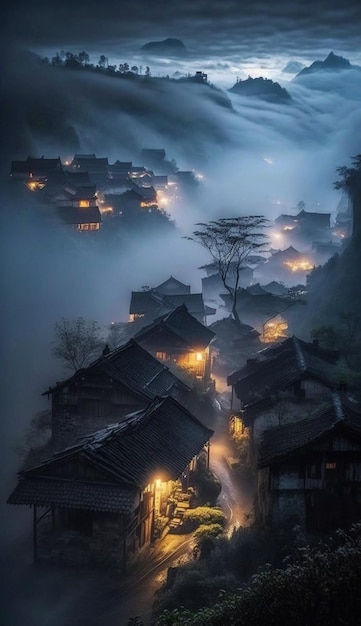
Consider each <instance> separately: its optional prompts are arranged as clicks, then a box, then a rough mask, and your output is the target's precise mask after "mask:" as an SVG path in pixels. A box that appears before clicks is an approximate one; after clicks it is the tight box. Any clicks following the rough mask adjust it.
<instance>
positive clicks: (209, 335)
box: [134, 304, 215, 348]
mask: <svg viewBox="0 0 361 626" xmlns="http://www.w3.org/2000/svg"><path fill="white" fill-rule="evenodd" d="M159 330H161V331H164V330H166V331H168V332H169V333H171V334H172V335H174V336H175V337H176V338H177V339H178V340H179V339H181V340H182V341H183V343H184V344H185V346H186V347H188V348H194V347H197V348H206V347H207V346H208V344H209V343H210V341H211V340H212V339H213V337H214V336H215V333H214V332H213V331H212V330H210V329H209V328H207V327H206V326H204V325H203V324H202V323H201V322H198V320H196V318H195V317H193V315H191V314H190V313H189V312H188V310H187V307H186V306H185V305H184V304H182V305H181V306H179V307H178V308H176V309H175V310H174V311H171V312H170V313H166V314H165V315H162V316H161V317H159V318H157V319H156V320H154V322H153V323H152V324H149V326H146V327H145V328H142V329H141V330H140V331H139V332H138V333H137V334H136V335H135V337H134V338H135V339H137V340H139V341H140V342H142V341H143V340H144V339H147V338H148V337H150V336H152V335H155V334H156V333H157V332H158V331H159Z"/></svg>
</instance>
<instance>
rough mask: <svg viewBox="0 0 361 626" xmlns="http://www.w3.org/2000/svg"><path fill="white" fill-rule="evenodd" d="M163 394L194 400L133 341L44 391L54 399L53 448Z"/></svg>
mask: <svg viewBox="0 0 361 626" xmlns="http://www.w3.org/2000/svg"><path fill="white" fill-rule="evenodd" d="M163 394H168V395H171V396H172V397H174V398H176V399H178V400H180V401H181V402H182V403H183V404H185V405H187V403H189V402H190V389H189V388H188V387H187V385H185V384H184V383H183V382H182V381H180V380H179V378H177V377H176V376H175V375H174V374H172V373H171V372H170V371H169V369H168V368H167V367H166V366H165V365H164V364H163V363H160V362H159V361H158V360H157V359H156V358H154V357H153V356H152V355H151V354H149V352H147V351H146V350H145V349H143V348H142V347H141V346H140V345H138V343H136V342H135V341H134V340H133V339H131V340H130V341H128V343H126V344H125V345H123V346H120V347H119V348H117V349H116V350H113V351H112V352H109V353H108V354H105V355H103V356H102V357H100V358H99V359H97V360H96V361H94V362H93V363H91V364H90V365H89V366H88V367H86V368H83V369H80V370H78V371H77V372H76V373H75V374H73V376H71V377H70V378H67V379H66V380H64V381H62V382H59V383H57V384H56V385H55V387H50V388H49V389H48V390H47V391H46V392H44V394H43V395H47V396H48V397H49V396H51V398H52V446H53V447H55V448H58V447H59V446H62V445H65V444H66V443H69V442H70V441H71V440H72V439H74V437H79V436H80V435H84V434H87V433H89V432H92V431H94V430H96V429H98V428H102V427H103V426H104V425H106V424H109V423H110V422H115V421H119V420H120V419H121V418H122V417H124V416H125V415H127V414H128V413H129V412H130V411H136V410H138V409H143V408H144V407H145V406H147V405H148V404H149V402H150V401H151V400H152V399H153V398H154V397H155V396H157V395H163Z"/></svg>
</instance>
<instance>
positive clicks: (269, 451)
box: [258, 394, 361, 467]
mask: <svg viewBox="0 0 361 626" xmlns="http://www.w3.org/2000/svg"><path fill="white" fill-rule="evenodd" d="M336 428H337V429H346V430H348V432H351V433H353V434H354V435H356V436H357V437H358V438H359V439H360V440H361V408H360V406H359V405H355V404H353V403H351V402H350V401H348V400H341V399H340V396H339V395H337V394H334V396H333V398H332V401H331V402H329V403H327V404H326V405H324V406H323V407H322V408H321V409H319V410H318V411H317V412H315V413H314V414H313V415H311V416H310V417H308V418H307V419H303V420H301V421H299V422H292V423H289V424H285V425H284V426H280V427H279V428H273V429H270V430H266V431H265V432H264V433H263V437H262V441H261V444H260V451H259V456H258V464H259V466H260V467H265V466H266V465H269V464H271V463H275V462H277V461H278V460H281V459H283V458H284V457H286V456H288V455H290V454H292V453H293V452H296V451H300V450H301V449H302V448H305V447H307V446H309V445H310V444H311V443H313V442H314V441H316V440H318V439H320V438H321V437H323V436H325V435H327V434H328V433H331V432H332V431H333V430H335V429H336Z"/></svg>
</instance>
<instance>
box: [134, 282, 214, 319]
mask: <svg viewBox="0 0 361 626" xmlns="http://www.w3.org/2000/svg"><path fill="white" fill-rule="evenodd" d="M190 291H191V288H190V286H189V285H184V284H183V283H182V282H180V281H179V280H177V279H176V278H174V277H173V276H170V277H169V278H168V279H167V280H166V281H164V282H163V283H161V284H160V285H158V287H154V288H151V289H147V290H143V291H132V294H131V300H130V306H129V321H130V322H134V321H136V320H140V319H142V318H144V321H145V323H149V322H150V321H153V319H154V318H155V317H159V316H161V315H165V314H166V313H169V312H170V311H173V310H174V309H176V308H177V307H178V306H180V305H181V304H185V305H186V307H187V309H188V312H189V313H190V314H191V315H193V316H194V317H195V318H196V319H197V320H198V321H200V322H201V323H202V324H205V323H206V320H207V316H208V315H214V314H215V313H216V309H213V308H211V307H209V306H207V305H205V304H204V301H203V296H202V294H201V293H193V294H192V293H191V292H190Z"/></svg>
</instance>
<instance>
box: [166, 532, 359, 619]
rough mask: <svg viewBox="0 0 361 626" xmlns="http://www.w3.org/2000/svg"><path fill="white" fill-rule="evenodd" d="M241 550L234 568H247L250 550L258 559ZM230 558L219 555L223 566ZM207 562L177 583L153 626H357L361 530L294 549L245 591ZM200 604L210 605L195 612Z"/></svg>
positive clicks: (265, 568)
mask: <svg viewBox="0 0 361 626" xmlns="http://www.w3.org/2000/svg"><path fill="white" fill-rule="evenodd" d="M269 539H270V538H269V537H268V541H269ZM245 545H248V554H247V552H244V553H243V554H241V553H240V554H239V559H238V561H235V562H234V563H233V565H234V566H235V565H236V564H237V563H238V565H239V566H241V563H242V561H243V563H244V565H247V562H248V557H251V560H252V556H253V549H255V551H256V553H257V544H256V545H252V544H251V543H248V544H243V548H244V547H245ZM267 545H268V549H270V548H269V543H268V544H267ZM230 554H232V552H231V553H228V554H227V551H225V552H224V553H223V559H224V561H226V560H227V557H228V558H229V557H230ZM233 556H234V555H233ZM242 557H243V558H242ZM218 558H219V557H218ZM208 560H209V564H208V571H207V570H206V569H204V570H203V572H201V571H199V570H198V571H197V570H195V569H189V571H188V573H187V575H186V576H184V578H183V579H182V578H180V579H179V580H178V581H177V580H176V582H175V584H174V586H173V589H172V590H170V591H168V595H169V594H171V593H172V592H173V596H174V597H176V602H175V603H173V604H172V603H171V602H169V604H170V608H168V609H166V610H164V611H163V612H162V613H161V614H160V615H159V616H158V618H156V621H155V624H156V626H190V625H195V626H197V625H199V626H246V625H247V626H263V625H264V626H266V625H267V626H272V625H273V626H278V625H280V624H292V625H293V626H305V625H307V626H330V625H333V624H347V625H348V626H356V625H358V624H360V622H361V596H360V593H359V581H360V575H361V524H357V525H354V526H353V527H352V529H351V530H350V532H348V533H344V532H341V531H339V532H338V533H337V534H336V536H335V537H334V538H330V539H329V540H328V542H325V543H319V544H317V545H315V546H313V547H310V546H308V547H304V548H300V549H298V550H297V552H296V554H294V555H293V556H290V557H288V558H287V559H286V560H285V561H284V564H283V567H276V568H275V567H273V566H272V565H271V564H267V565H264V566H263V567H262V568H260V569H259V570H258V573H257V574H255V575H254V576H252V578H251V580H250V582H249V583H248V584H247V585H244V584H243V585H242V583H240V582H238V586H237V578H236V577H235V575H234V573H233V572H230V571H228V573H226V572H225V570H224V568H223V569H221V570H218V569H216V567H215V566H216V565H217V563H216V559H215V558H214V554H212V555H211V557H210V558H209V559H208ZM202 565H203V564H202ZM212 571H213V576H210V574H212ZM202 574H203V575H202ZM238 581H239V579H238ZM220 585H223V587H222V586H220ZM232 587H233V589H232ZM217 589H218V598H217V602H216V603H214V594H215V593H216V591H217ZM212 595H213V600H212V599H211V596H212ZM198 599H199V600H200V601H202V600H203V601H205V600H206V599H208V606H207V607H206V608H203V609H201V610H195V608H194V605H195V604H196V603H197V600H198ZM168 601H169V598H168ZM192 604H193V607H192ZM174 606H176V607H178V608H173V607H174Z"/></svg>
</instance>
